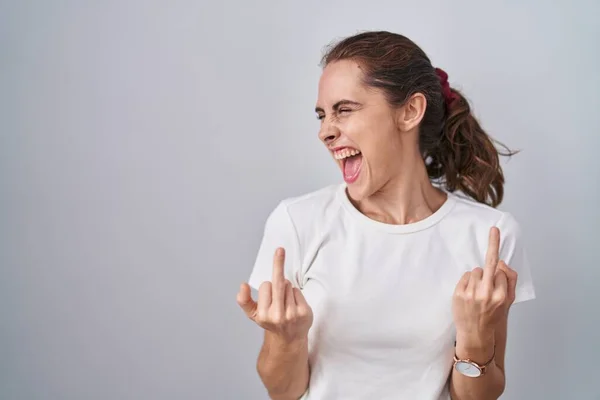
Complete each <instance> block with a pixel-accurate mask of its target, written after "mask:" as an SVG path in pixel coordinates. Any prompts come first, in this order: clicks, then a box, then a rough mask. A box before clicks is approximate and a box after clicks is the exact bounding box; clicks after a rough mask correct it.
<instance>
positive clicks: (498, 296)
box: [237, 32, 535, 400]
mask: <svg viewBox="0 0 600 400" xmlns="http://www.w3.org/2000/svg"><path fill="white" fill-rule="evenodd" d="M323 66H324V68H323V73H322V76H321V79H320V82H319V92H318V100H317V107H316V113H317V116H318V118H319V119H320V120H321V129H320V132H319V138H320V139H321V141H322V142H323V143H324V144H325V146H326V147H327V148H328V149H329V151H330V152H331V155H332V157H333V159H334V160H335V162H336V163H337V164H338V166H339V168H340V170H341V172H342V175H343V178H344V183H343V184H341V185H334V186H331V187H326V188H324V189H321V190H318V191H316V192H314V193H309V194H306V195H303V196H299V197H295V198H290V199H286V200H284V201H282V202H281V203H280V204H279V205H278V206H277V207H276V208H275V209H274V211H273V212H272V213H271V215H270V216H269V218H268V220H267V223H266V227H265V232H264V238H263V241H262V244H261V246H260V250H259V253H258V256H257V260H256V263H255V266H254V269H253V271H252V274H251V276H250V279H249V285H248V284H246V283H244V284H242V286H241V288H240V292H239V293H238V297H237V301H238V303H239V305H240V306H241V307H242V309H243V310H244V311H245V313H246V314H247V315H248V317H250V318H251V319H252V320H253V321H255V322H256V323H257V324H258V325H259V326H261V327H262V328H263V329H264V332H265V336H264V344H263V346H262V349H261V352H260V355H259V358H258V364H257V368H258V372H259V375H260V377H261V379H262V382H263V384H264V385H265V387H266V389H267V390H268V392H269V395H270V396H271V398H273V399H298V398H300V397H302V398H306V399H378V400H382V399H419V400H421V399H448V398H450V397H451V398H453V399H461V400H464V399H477V400H485V399H497V398H498V397H499V396H500V395H501V394H502V392H503V390H504V388H505V373H504V354H505V348H506V336H507V328H506V327H507V318H508V310H509V307H510V306H511V304H513V303H516V302H521V301H524V300H529V299H533V298H534V297H535V294H534V289H533V285H532V282H531V277H530V272H529V266H528V264H527V260H526V255H525V252H524V250H523V247H522V243H521V238H520V233H519V226H518V224H517V222H516V221H515V220H514V218H513V217H512V216H511V215H510V214H508V213H506V212H502V211H499V210H497V209H496V208H495V207H496V206H497V205H498V204H500V202H501V201H502V197H503V184H504V179H503V175H502V170H501V167H500V165H499V153H498V151H497V150H496V148H495V146H494V144H493V141H492V139H491V138H490V137H489V136H488V135H487V134H486V133H485V132H484V131H483V130H482V128H481V127H480V125H479V124H478V122H477V121H476V119H475V118H474V117H473V115H472V114H471V112H470V108H469V105H468V103H467V101H466V100H465V99H464V98H463V96H462V95H461V94H460V93H459V92H458V91H457V90H455V89H452V88H450V86H449V84H448V81H447V78H448V77H447V75H446V74H445V72H443V71H442V70H440V69H436V68H434V67H433V66H432V65H431V62H430V60H429V59H428V57H427V56H426V55H425V53H424V52H423V51H422V50H421V49H420V48H419V47H418V46H417V45H415V44H414V43H413V42H412V41H410V40H409V39H407V38H406V37H403V36H400V35H397V34H393V33H389V32H367V33H361V34H358V35H355V36H352V37H349V38H346V39H344V40H342V41H341V42H339V43H338V44H336V45H335V46H333V47H332V48H330V49H329V50H328V51H327V53H326V54H325V56H324V58H323ZM457 192H460V193H462V195H459V194H457ZM284 258H285V261H284ZM517 273H518V277H519V279H518V281H517ZM250 287H254V288H255V289H258V299H257V301H256V302H255V301H254V300H253V299H252V297H251V293H250Z"/></svg>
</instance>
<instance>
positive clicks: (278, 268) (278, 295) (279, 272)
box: [271, 247, 285, 313]
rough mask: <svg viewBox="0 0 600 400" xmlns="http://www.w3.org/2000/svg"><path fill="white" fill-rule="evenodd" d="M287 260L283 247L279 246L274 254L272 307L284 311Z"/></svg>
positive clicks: (280, 311)
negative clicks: (284, 270) (284, 271)
mask: <svg viewBox="0 0 600 400" xmlns="http://www.w3.org/2000/svg"><path fill="white" fill-rule="evenodd" d="M284 262H285V251H284V250H283V248H281V247H280V248H278V249H277V250H276V251H275V255H274V256H273V277H272V283H273V291H272V296H273V298H272V303H271V305H272V307H273V308H274V309H275V311H277V312H279V313H282V312H283V310H284V301H285V277H284V273H283V268H284Z"/></svg>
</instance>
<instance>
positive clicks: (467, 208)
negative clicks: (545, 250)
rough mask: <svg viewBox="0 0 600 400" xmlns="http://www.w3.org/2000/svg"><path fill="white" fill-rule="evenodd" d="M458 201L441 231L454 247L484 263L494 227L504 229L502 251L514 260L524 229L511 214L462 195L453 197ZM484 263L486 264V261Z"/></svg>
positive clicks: (501, 238) (520, 245)
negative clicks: (472, 254)
mask: <svg viewBox="0 0 600 400" xmlns="http://www.w3.org/2000/svg"><path fill="white" fill-rule="evenodd" d="M450 196H452V199H453V201H454V202H455V204H454V207H453V209H452V211H451V212H450V214H449V215H448V216H447V217H446V218H445V219H444V221H443V223H442V224H441V225H442V226H441V227H440V229H441V230H442V235H443V238H444V239H445V241H446V242H447V244H448V245H449V247H450V248H454V249H456V250H455V251H456V252H458V253H460V252H462V251H464V249H470V251H472V252H474V254H479V256H480V258H481V259H482V260H483V258H484V256H485V253H486V251H487V247H488V242H489V233H490V229H491V228H492V227H494V226H495V227H497V228H498V229H499V230H500V246H501V248H500V251H501V254H502V255H503V257H508V258H512V253H513V251H514V250H515V249H516V248H520V247H522V235H521V227H520V224H519V223H518V222H517V220H516V219H515V218H514V217H513V215H512V214H511V213H510V212H507V211H503V210H499V209H497V208H493V207H491V206H488V205H486V204H482V203H479V202H477V201H475V200H472V199H470V198H467V197H464V196H461V195H460V194H450ZM482 260H481V261H480V262H483V261H482Z"/></svg>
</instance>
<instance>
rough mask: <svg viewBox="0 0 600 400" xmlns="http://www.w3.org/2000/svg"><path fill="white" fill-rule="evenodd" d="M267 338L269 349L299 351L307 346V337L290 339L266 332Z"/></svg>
mask: <svg viewBox="0 0 600 400" xmlns="http://www.w3.org/2000/svg"><path fill="white" fill-rule="evenodd" d="M267 336H268V338H269V343H270V347H272V348H277V349H279V350H287V351H294V350H300V349H303V348H304V347H305V346H307V345H308V337H307V336H298V337H294V338H290V337H286V336H283V335H279V334H277V333H274V332H271V331H267Z"/></svg>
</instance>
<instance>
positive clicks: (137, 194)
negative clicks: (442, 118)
mask: <svg viewBox="0 0 600 400" xmlns="http://www.w3.org/2000/svg"><path fill="white" fill-rule="evenodd" d="M551 3H552V4H551ZM556 3H558V2H546V1H542V0H537V1H533V0H529V1H518V2H517V1H503V2H481V1H475V0H472V1H452V2H448V1H442V0H437V1H420V2H417V1H400V0H397V1H374V2H366V1H354V0H353V1H350V0H347V1H302V2H284V1H274V0H273V1H253V2H250V1H242V0H238V1H221V2H208V1H202V0H200V1H198V0H196V1H162V2H161V1H148V0H144V1H142V0H121V1H95V2H92V1H58V0H57V1H44V0H37V1H23V0H21V1H12V2H9V1H2V2H0V199H1V203H0V398H1V399H3V400H4V399H6V400H13V399H14V400H21V399H26V400H37V399H40V400H42V399H43V400H46V399H50V400H76V399H77V400H80V399H86V400H88V399H89V400H105V399H115V400H129V399H132V400H133V399H148V400H151V399H219V400H221V399H249V400H252V399H265V398H266V395H265V392H264V390H263V389H262V386H261V384H260V381H259V380H258V378H257V375H256V371H255V361H256V355H257V353H258V349H259V346H260V343H261V331H260V329H259V328H257V327H256V326H254V325H253V324H252V323H251V321H249V320H248V319H246V317H245V316H244V315H243V313H242V312H241V310H239V309H238V306H237V304H236V301H235V296H236V293H237V290H238V287H239V285H240V283H241V282H242V281H244V280H245V279H247V278H248V275H249V273H250V268H251V266H252V263H253V261H254V257H255V255H256V251H257V249H258V245H259V242H260V239H261V234H262V229H263V224H264V222H265V219H266V217H267V215H268V213H269V212H270V211H271V210H272V209H273V207H274V206H275V205H276V204H277V202H278V201H279V200H281V199H282V198H285V197H289V196H294V195H298V194H302V193H305V192H307V191H311V190H315V189H318V188H320V187H322V186H324V185H328V184H331V183H336V182H339V181H340V179H341V177H340V174H339V172H338V170H337V167H335V166H334V163H333V162H332V161H331V160H330V158H329V156H328V155H327V153H326V152H325V149H324V148H323V146H322V145H321V144H320V143H319V142H318V139H317V130H318V121H317V120H316V118H315V116H314V111H313V110H314V105H315V100H316V93H317V82H318V78H319V74H320V69H319V66H318V62H319V59H320V56H321V54H322V50H323V48H324V46H325V45H327V44H328V43H330V42H331V41H332V40H335V39H339V38H341V37H343V36H346V35H350V34H354V33H357V32H359V31H362V30H371V29H377V30H380V29H383V30H390V31H395V32H398V33H402V34H405V35H407V36H408V37H410V38H412V39H413V40H414V41H416V42H417V43H418V44H419V45H421V46H422V47H423V48H424V49H425V51H426V52H427V53H428V54H429V56H430V57H431V59H432V61H433V63H434V65H435V66H439V67H442V68H444V69H445V70H446V71H448V73H449V74H450V81H451V84H452V85H453V86H455V87H457V88H459V89H462V90H463V91H464V92H465V94H466V95H467V96H468V97H469V99H470V100H471V101H472V103H473V106H474V111H475V113H476V115H477V116H478V117H479V118H480V119H481V121H482V124H483V125H484V127H485V128H486V129H487V130H488V132H489V133H490V134H491V135H493V136H494V137H495V138H497V139H498V140H500V141H502V142H504V143H505V144H507V145H508V146H510V147H511V148H513V149H519V150H521V153H520V154H519V155H518V156H516V157H514V158H512V159H511V160H510V161H509V162H506V163H505V164H504V165H505V174H506V180H507V185H506V198H505V202H504V203H503V204H502V206H501V208H502V209H505V210H509V211H510V212H512V213H513V214H514V215H515V216H516V218H517V219H518V220H519V222H520V223H521V225H522V228H523V231H524V239H525V241H526V245H527V248H528V250H529V255H530V260H531V263H532V272H533V278H534V281H535V285H536V291H537V299H536V300H535V301H532V302H527V303H523V304H519V305H518V306H515V308H514V309H513V313H512V317H511V321H510V332H509V344H508V354H507V358H508V359H507V375H508V379H507V381H508V388H507V390H506V394H505V395H504V396H503V398H505V399H514V400H521V399H544V400H553V399H569V400H588V399H600V388H599V387H598V376H599V374H600V367H599V365H600V364H599V363H598V358H599V357H600V350H599V349H600V344H599V338H600V336H599V334H598V332H599V330H600V312H599V311H598V309H599V307H600V290H599V289H600V287H599V286H598V281H599V279H600V272H599V271H600V261H599V259H598V244H597V242H598V239H597V238H598V224H599V222H600V218H599V212H598V206H599V205H600V188H599V181H600V162H599V161H598V148H599V146H600V139H599V135H600V132H599V131H598V126H599V125H600V111H599V110H600V100H599V99H600V96H599V91H600V79H599V75H600V45H598V43H599V41H600V25H599V24H598V22H597V18H598V16H599V15H600V3H598V2H595V1H571V2H567V1H564V2H561V3H562V4H556ZM388 317H389V318H393V315H390V316H388Z"/></svg>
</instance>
